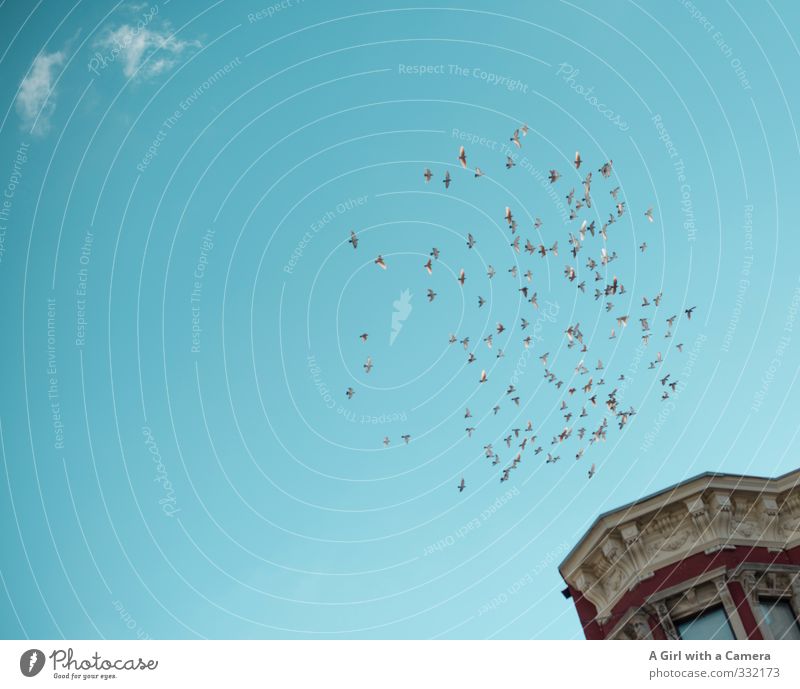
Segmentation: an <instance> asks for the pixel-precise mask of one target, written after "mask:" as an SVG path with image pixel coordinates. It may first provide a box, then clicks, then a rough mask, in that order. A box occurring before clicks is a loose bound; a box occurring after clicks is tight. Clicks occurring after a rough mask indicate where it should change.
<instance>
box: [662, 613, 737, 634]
mask: <svg viewBox="0 0 800 689" xmlns="http://www.w3.org/2000/svg"><path fill="white" fill-rule="evenodd" d="M675 626H676V627H677V629H678V635H679V636H680V637H681V639H686V640H689V641H691V640H699V641H702V640H706V639H723V640H727V639H735V638H736V637H735V636H734V635H733V629H731V625H730V624H728V617H727V615H726V614H725V610H724V609H723V608H711V609H710V610H706V611H705V612H703V613H701V614H699V615H697V617H691V618H689V619H686V620H681V621H680V622H678V623H677V624H676V625H675Z"/></svg>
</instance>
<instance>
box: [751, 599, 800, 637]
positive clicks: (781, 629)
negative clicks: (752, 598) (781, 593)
mask: <svg viewBox="0 0 800 689" xmlns="http://www.w3.org/2000/svg"><path fill="white" fill-rule="evenodd" d="M760 606H761V614H762V615H764V621H765V622H766V623H767V626H768V627H769V629H770V631H771V632H772V636H774V637H775V638H776V639H800V627H798V626H797V620H796V619H795V616H794V611H793V610H792V606H791V605H789V601H786V600H762V601H761V602H760Z"/></svg>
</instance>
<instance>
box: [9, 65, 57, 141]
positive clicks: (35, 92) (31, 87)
mask: <svg viewBox="0 0 800 689" xmlns="http://www.w3.org/2000/svg"><path fill="white" fill-rule="evenodd" d="M66 57H67V56H66V53H64V52H63V51H58V52H55V53H44V52H42V53H39V54H38V55H37V56H36V59H35V60H34V61H33V65H32V66H31V69H30V71H29V72H28V75H27V76H26V77H25V78H24V79H23V80H22V83H21V84H20V87H19V93H18V94H17V102H16V106H17V113H18V114H19V116H20V117H21V118H22V121H23V123H24V124H25V126H26V127H30V128H31V131H32V132H33V133H34V134H46V133H47V131H48V130H49V129H50V117H51V115H52V114H53V111H54V110H55V108H56V92H55V89H54V86H53V81H54V79H55V72H56V68H58V67H60V66H61V65H63V64H64V60H65V59H66Z"/></svg>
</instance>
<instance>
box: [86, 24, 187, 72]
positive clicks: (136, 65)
mask: <svg viewBox="0 0 800 689" xmlns="http://www.w3.org/2000/svg"><path fill="white" fill-rule="evenodd" d="M199 45H200V43H199V42H197V41H182V40H180V39H178V38H176V37H175V36H174V35H172V33H171V29H170V27H169V25H167V24H165V25H164V31H158V30H156V29H150V28H148V27H147V26H143V22H139V23H138V24H136V25H131V24H123V25H122V26H120V27H119V28H117V29H114V30H113V31H111V30H108V31H107V32H106V34H105V35H104V36H103V37H102V38H101V39H100V40H99V41H98V47H99V48H101V49H103V50H105V51H106V55H104V56H103V57H104V58H105V60H106V61H107V62H113V61H116V60H119V62H120V63H121V64H122V73H123V74H124V75H125V76H126V77H128V78H129V79H130V78H132V77H134V76H136V77H138V78H142V79H146V78H148V77H153V76H156V75H157V74H161V73H162V72H166V71H167V70H169V69H170V68H172V67H173V66H174V65H175V64H176V63H177V61H178V57H179V56H180V55H181V54H182V53H184V52H186V51H188V50H190V49H191V48H196V47H198V46H199ZM156 52H157V53H158V54H155V53H156ZM104 66H105V65H104Z"/></svg>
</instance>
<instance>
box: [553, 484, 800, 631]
mask: <svg viewBox="0 0 800 689" xmlns="http://www.w3.org/2000/svg"><path fill="white" fill-rule="evenodd" d="M796 545H800V470H799V471H797V472H793V473H792V474H787V475H785V476H783V477H781V478H779V479H756V478H752V477H735V476H728V475H716V476H712V477H708V476H703V477H699V478H698V479H696V480H694V481H689V482H686V483H684V484H680V485H679V486H676V487H675V489H674V490H671V491H665V492H662V493H660V494H658V495H656V496H653V497H651V498H648V499H645V500H643V501H641V502H638V503H634V504H633V505H629V506H627V507H624V508H621V509H620V510H617V511H615V512H612V513H610V514H607V515H604V516H603V517H602V518H600V519H599V520H598V521H597V522H596V523H595V525H594V526H593V527H592V528H591V529H590V530H589V532H587V534H586V535H585V536H584V538H583V539H582V540H581V542H580V543H579V544H578V545H577V546H576V547H575V549H573V551H572V552H571V553H570V554H569V556H568V557H567V559H566V560H565V561H564V562H563V563H562V564H561V567H560V568H559V569H560V571H561V574H562V576H563V577H564V579H565V580H566V581H567V583H568V584H569V585H570V586H572V587H573V588H574V589H577V590H578V591H580V592H581V593H582V594H583V595H584V596H585V597H586V598H587V599H588V600H589V601H591V602H592V603H593V604H594V606H595V608H596V609H597V613H598V614H597V619H598V621H600V622H603V621H605V620H607V619H608V618H609V617H610V615H611V611H612V610H613V608H614V605H615V604H616V603H617V602H618V601H619V599H620V598H621V597H622V596H623V595H624V594H625V593H626V592H627V591H630V590H632V589H633V588H635V587H636V586H637V585H638V583H639V582H640V581H642V580H644V579H646V578H648V577H650V576H652V575H653V573H654V572H655V571H657V570H659V569H661V568H662V567H666V566H668V565H671V564H673V563H675V562H677V561H679V560H683V559H685V558H687V557H689V556H691V555H694V554H696V553H702V552H705V553H712V552H715V551H718V550H721V549H726V548H736V547H753V546H762V547H766V548H770V549H773V550H781V549H787V548H791V547H794V546H796Z"/></svg>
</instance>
